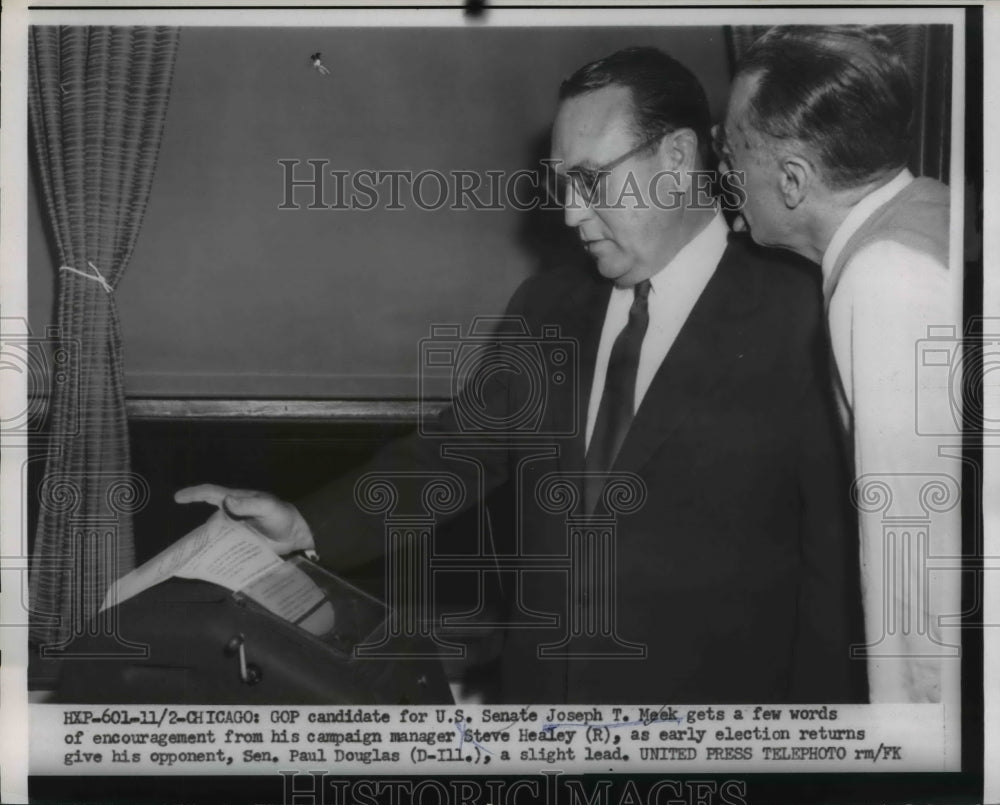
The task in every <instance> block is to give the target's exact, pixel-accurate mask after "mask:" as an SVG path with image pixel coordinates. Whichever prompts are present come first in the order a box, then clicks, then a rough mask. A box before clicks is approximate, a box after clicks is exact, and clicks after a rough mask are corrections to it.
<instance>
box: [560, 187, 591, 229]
mask: <svg viewBox="0 0 1000 805" xmlns="http://www.w3.org/2000/svg"><path fill="white" fill-rule="evenodd" d="M591 215H593V210H591V208H590V205H589V204H588V203H587V201H586V199H585V198H584V197H583V194H582V193H581V192H580V191H579V190H578V189H577V187H576V185H575V184H574V183H572V182H570V185H569V187H568V188H567V190H566V203H565V204H564V205H563V220H564V221H565V222H566V226H570V227H573V228H576V227H578V226H580V225H581V224H582V223H583V222H584V221H586V220H587V219H589V218H590V217H591Z"/></svg>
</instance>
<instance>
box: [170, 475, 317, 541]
mask: <svg viewBox="0 0 1000 805" xmlns="http://www.w3.org/2000/svg"><path fill="white" fill-rule="evenodd" d="M174 500H175V501H176V502H177V503H210V504H212V505H213V506H218V507H219V509H220V511H222V512H223V513H224V514H225V515H226V516H227V517H230V518H232V519H233V520H239V521H240V522H242V523H243V524H244V525H246V526H248V527H249V528H251V529H253V530H254V531H256V532H257V533H258V534H260V535H261V536H262V537H264V538H266V539H267V540H269V541H270V542H271V547H272V548H273V549H274V550H275V552H277V553H279V554H286V553H291V552H292V551H308V550H312V549H313V547H314V543H313V536H312V532H311V531H310V530H309V526H308V524H307V523H306V521H305V519H303V517H302V515H301V514H299V510H298V509H296V508H295V507H294V506H293V505H292V504H291V503H287V502H285V501H283V500H280V499H279V498H276V497H275V496H274V495H271V494H268V493H267V492H257V491H254V490H250V489H229V488H227V487H224V486H216V485H215V484H200V485H198V486H188V487H185V488H184V489H179V490H177V492H175V493H174Z"/></svg>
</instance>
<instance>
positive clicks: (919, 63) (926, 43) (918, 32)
mask: <svg viewBox="0 0 1000 805" xmlns="http://www.w3.org/2000/svg"><path fill="white" fill-rule="evenodd" d="M877 28H878V30H880V31H882V32H883V33H884V34H886V35H887V36H888V37H889V38H890V39H891V40H892V41H893V44H895V46H896V48H897V49H898V50H899V52H900V54H901V55H902V57H903V59H904V61H905V62H906V65H907V67H908V68H909V71H910V79H911V81H912V83H913V92H914V120H913V126H914V143H913V150H912V151H911V153H910V162H909V168H910V170H911V171H912V172H913V174H914V175H915V176H930V177H932V178H934V179H939V180H940V181H942V182H944V183H945V184H947V183H948V178H949V176H948V162H949V156H950V149H951V69H952V67H951V37H952V27H951V26H950V25H880V26H877ZM766 30H768V26H761V25H745V26H729V27H727V28H726V38H727V43H728V45H729V56H730V63H731V64H730V66H731V67H732V68H733V69H735V67H736V63H737V62H738V61H739V59H740V56H742V55H743V53H744V52H746V49H747V48H748V47H750V45H751V44H752V43H753V41H754V40H755V39H757V37H759V36H760V35H761V34H762V33H764V31H766Z"/></svg>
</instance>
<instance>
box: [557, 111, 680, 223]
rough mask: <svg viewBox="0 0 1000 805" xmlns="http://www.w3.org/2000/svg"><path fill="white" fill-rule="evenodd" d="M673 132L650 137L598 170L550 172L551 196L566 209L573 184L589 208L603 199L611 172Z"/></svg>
mask: <svg viewBox="0 0 1000 805" xmlns="http://www.w3.org/2000/svg"><path fill="white" fill-rule="evenodd" d="M671 131H672V129H671V130H667V131H662V132H660V133H659V134H657V135H656V136H655V137H650V138H649V139H648V140H644V141H643V142H641V143H639V145H637V146H636V147H635V148H633V149H631V150H629V151H626V152H625V153H624V154H622V155H621V156H620V157H617V158H615V159H612V160H611V161H610V162H605V163H604V164H603V165H600V166H599V167H597V168H570V169H569V170H567V171H565V172H563V173H559V172H557V171H555V170H552V171H550V172H549V179H548V191H549V196H550V197H551V198H552V200H553V201H554V202H555V203H556V204H559V205H560V206H563V207H565V206H566V205H567V204H568V203H569V200H570V196H569V189H570V183H571V182H572V185H573V191H574V192H575V193H576V194H578V195H579V196H580V197H581V198H582V199H583V201H584V203H585V204H587V205H588V206H590V205H592V204H593V203H594V202H595V201H598V200H600V199H601V198H603V194H604V190H605V189H606V186H607V178H608V177H609V176H610V175H611V171H613V170H614V169H615V168H617V167H618V166H619V165H621V164H623V163H624V162H626V161H627V160H629V159H631V158H632V157H634V156H635V155H636V154H639V153H641V152H642V151H644V150H646V149H647V148H649V146H651V145H653V144H654V143H656V142H658V141H659V140H661V139H662V138H663V137H665V136H666V135H668V134H670V133H671Z"/></svg>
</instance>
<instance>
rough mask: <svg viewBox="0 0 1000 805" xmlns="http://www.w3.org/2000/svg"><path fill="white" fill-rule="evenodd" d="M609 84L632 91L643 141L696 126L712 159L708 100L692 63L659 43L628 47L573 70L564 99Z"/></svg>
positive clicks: (635, 119)
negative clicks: (677, 57)
mask: <svg viewBox="0 0 1000 805" xmlns="http://www.w3.org/2000/svg"><path fill="white" fill-rule="evenodd" d="M605 87H624V88H626V89H628V90H630V92H631V94H632V115H633V120H632V128H633V130H634V134H635V135H636V137H637V138H638V139H639V140H649V139H652V138H653V137H656V136H657V135H658V134H666V133H667V132H670V131H674V130H676V129H681V128H687V129H692V130H693V131H694V133H695V135H696V136H697V137H698V150H699V153H700V155H701V159H702V164H707V157H708V155H709V153H710V150H711V140H710V138H709V129H710V128H711V118H710V115H709V111H708V100H707V99H706V97H705V90H704V89H702V86H701V84H700V83H699V82H698V79H697V78H695V76H694V73H692V72H691V71H690V70H688V68H687V67H685V66H684V65H683V64H681V63H680V62H679V61H677V60H676V59H674V58H672V57H671V56H668V55H667V54H666V53H664V52H663V51H661V50H657V49H656V48H652V47H630V48H625V49H624V50H619V51H617V52H616V53H612V54H611V55H610V56H605V57H604V58H603V59H598V60H597V61H594V62H591V63H590V64H586V65H584V66H583V67H581V68H580V69H579V70H577V71H576V72H575V73H573V75H571V76H570V77H569V78H567V79H566V80H565V81H563V82H562V85H561V86H560V87H559V100H560V101H564V100H567V99H568V98H575V97H576V96H578V95H583V94H584V93H586V92H591V91H593V90H598V89H604V88H605Z"/></svg>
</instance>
